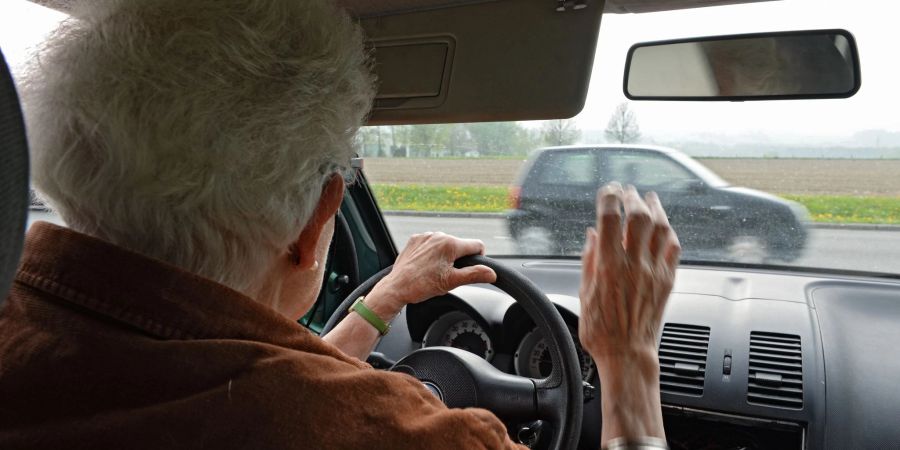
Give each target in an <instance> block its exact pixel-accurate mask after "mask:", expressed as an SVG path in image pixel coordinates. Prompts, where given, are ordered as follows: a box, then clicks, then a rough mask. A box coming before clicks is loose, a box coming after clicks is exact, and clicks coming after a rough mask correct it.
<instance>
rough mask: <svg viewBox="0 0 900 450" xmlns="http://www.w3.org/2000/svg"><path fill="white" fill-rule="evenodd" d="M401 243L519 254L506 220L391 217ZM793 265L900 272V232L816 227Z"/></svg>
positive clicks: (389, 224) (391, 222) (392, 232)
mask: <svg viewBox="0 0 900 450" xmlns="http://www.w3.org/2000/svg"><path fill="white" fill-rule="evenodd" d="M386 219H387V223H388V227H389V228H390V230H391V234H392V235H393V236H394V240H395V241H396V242H397V245H398V246H402V245H403V244H404V243H406V240H407V239H408V238H409V236H410V235H412V234H415V233H418V232H422V231H438V230H439V231H443V232H445V233H449V234H453V235H456V236H460V237H472V238H478V239H481V240H482V241H484V244H485V247H486V248H487V254H488V255H491V254H494V255H510V254H515V253H516V250H515V243H514V241H513V240H512V238H510V237H509V232H508V231H507V230H506V222H505V221H504V220H503V219H493V218H491V219H481V218H446V217H440V218H437V217H407V216H387V217H386ZM792 265H797V266H804V267H816V268H828V269H839V270H847V269H851V270H860V271H868V272H887V273H895V274H900V231H885V230H841V229H837V230H835V229H813V230H810V239H809V243H808V245H807V248H806V250H805V251H804V255H803V256H802V257H801V258H800V259H798V260H796V261H794V262H793V263H792Z"/></svg>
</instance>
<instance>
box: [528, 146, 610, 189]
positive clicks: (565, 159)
mask: <svg viewBox="0 0 900 450" xmlns="http://www.w3.org/2000/svg"><path fill="white" fill-rule="evenodd" d="M541 159H542V162H543V164H542V165H543V169H542V170H541V173H540V177H539V178H538V182H539V183H540V184H555V185H566V186H594V185H595V184H596V182H597V175H596V174H597V158H595V157H594V155H593V154H592V153H589V152H571V151H554V152H551V153H548V154H546V155H544V157H543V158H541Z"/></svg>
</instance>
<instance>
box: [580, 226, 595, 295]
mask: <svg viewBox="0 0 900 450" xmlns="http://www.w3.org/2000/svg"><path fill="white" fill-rule="evenodd" d="M595 236H596V232H595V231H594V230H593V229H592V228H588V229H586V230H585V231H584V249H583V250H582V251H581V292H580V294H581V302H582V306H584V301H585V298H587V297H588V296H589V295H590V294H591V292H590V291H592V290H593V282H594V279H595V278H596V277H597V242H596V237H595Z"/></svg>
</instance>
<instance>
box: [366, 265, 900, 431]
mask: <svg viewBox="0 0 900 450" xmlns="http://www.w3.org/2000/svg"><path fill="white" fill-rule="evenodd" d="M498 259H500V261H502V262H503V263H505V264H507V265H510V266H511V267H514V268H516V269H517V270H519V271H520V272H522V273H523V274H524V275H525V276H527V277H528V278H530V279H531V280H532V281H533V282H535V284H537V285H538V286H539V287H540V288H541V289H542V290H543V291H544V292H545V293H546V294H547V296H548V297H549V298H550V300H551V301H552V302H553V303H554V305H555V306H556V307H557V310H558V311H559V312H560V314H561V315H562V317H563V319H564V321H565V322H566V324H567V325H568V326H569V329H570V332H571V333H572V336H573V338H574V339H575V342H576V343H577V342H578V340H577V337H578V334H577V332H576V331H575V330H577V325H578V314H579V302H578V298H577V290H578V285H579V276H580V263H579V262H578V261H573V260H566V259H551V260H524V259H515V258H498ZM663 322H664V327H663V332H662V336H661V339H660V342H659V355H660V389H661V395H662V401H663V408H664V420H665V426H666V433H667V438H668V440H669V445H670V447H671V448H673V449H688V448H704V449H824V448H888V447H894V446H896V445H898V443H900V427H896V425H895V424H896V421H897V419H898V417H900V415H898V411H900V389H898V388H897V386H896V380H900V346H897V345H896V344H895V343H896V342H900V281H898V280H892V279H878V278H866V277H862V276H860V277H854V276H846V275H829V276H826V275H822V274H816V273H802V272H780V271H771V270H762V269H745V268H740V269H738V268H731V269H729V268H723V267H701V266H682V267H681V268H680V269H679V272H678V275H677V279H676V283H675V287H674V289H673V292H672V295H671V297H670V299H669V303H668V306H667V309H666V312H665V315H664V319H663ZM542 341H543V337H542V336H540V335H539V333H536V332H535V329H534V323H533V322H532V320H531V319H530V318H529V317H528V315H527V314H526V313H525V312H524V310H523V309H522V308H521V307H519V306H518V304H516V303H515V301H514V300H513V299H512V298H511V297H510V296H508V295H507V294H505V293H503V292H500V291H499V290H497V289H496V288H494V287H493V286H484V285H478V286H466V287H462V288H459V289H456V290H454V291H453V292H452V293H451V294H448V295H446V296H442V297H437V298H434V299H431V300H428V301H426V302H423V303H420V304H417V305H411V306H409V307H407V308H406V310H405V311H404V312H403V313H402V316H401V317H400V318H399V319H398V320H396V321H395V322H394V326H393V328H392V332H391V333H389V334H388V335H387V336H385V338H383V339H382V340H381V341H380V343H379V344H378V346H377V347H376V351H377V352H379V353H380V354H383V355H384V357H385V358H386V360H397V359H400V358H402V357H403V356H404V355H406V354H408V353H410V352H411V351H413V350H415V349H417V348H422V347H428V346H435V345H447V346H452V347H458V348H461V349H464V350H467V351H470V352H472V353H475V354H477V355H479V356H481V357H482V358H484V359H486V360H488V361H489V362H490V363H491V364H492V365H494V366H495V367H497V368H498V369H500V370H502V371H504V372H507V373H510V374H515V375H520V376H527V377H532V378H542V377H544V376H546V374H547V373H549V370H550V369H551V366H550V364H549V360H548V358H547V357H546V354H545V353H544V346H543V344H542ZM578 351H579V356H580V359H581V369H582V378H583V379H584V380H585V381H586V382H587V383H589V384H591V385H593V386H594V387H595V388H596V392H599V384H600V381H601V380H599V379H598V377H597V374H596V370H595V368H594V363H593V361H592V360H591V359H590V357H589V356H587V355H586V354H585V353H584V351H583V350H581V348H580V346H578ZM826 380H827V384H826ZM600 420H601V419H600V399H599V398H590V399H586V401H585V408H584V418H583V427H582V436H581V442H580V445H579V448H592V449H596V448H599V442H600V424H601V421H600Z"/></svg>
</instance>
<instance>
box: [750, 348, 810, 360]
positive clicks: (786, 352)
mask: <svg viewBox="0 0 900 450" xmlns="http://www.w3.org/2000/svg"><path fill="white" fill-rule="evenodd" d="M754 352H755V353H768V354H771V355H782V356H788V357H790V356H793V357H796V358H800V347H797V348H796V349H785V348H780V347H770V346H768V345H751V346H750V353H754Z"/></svg>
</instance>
